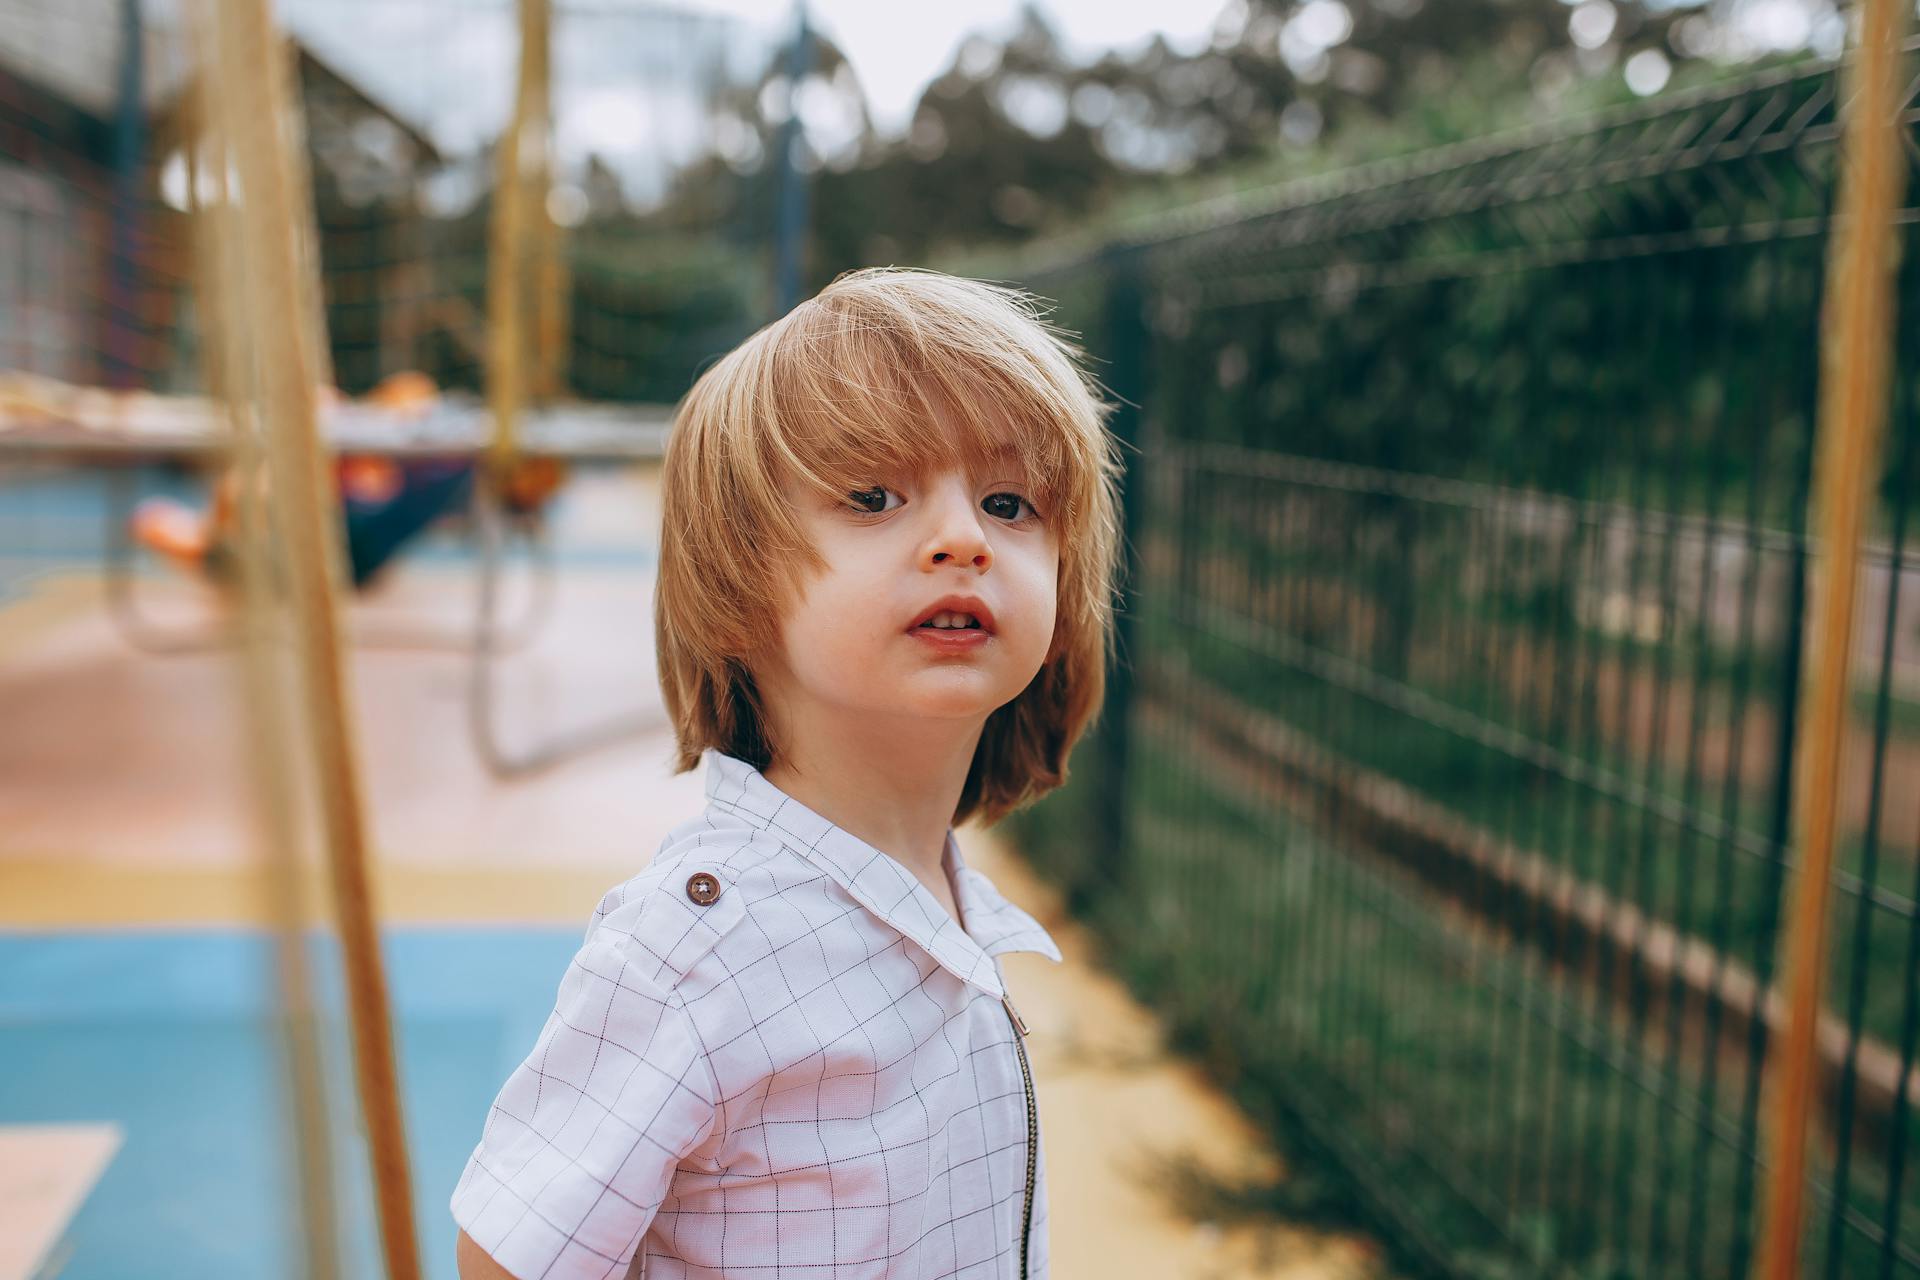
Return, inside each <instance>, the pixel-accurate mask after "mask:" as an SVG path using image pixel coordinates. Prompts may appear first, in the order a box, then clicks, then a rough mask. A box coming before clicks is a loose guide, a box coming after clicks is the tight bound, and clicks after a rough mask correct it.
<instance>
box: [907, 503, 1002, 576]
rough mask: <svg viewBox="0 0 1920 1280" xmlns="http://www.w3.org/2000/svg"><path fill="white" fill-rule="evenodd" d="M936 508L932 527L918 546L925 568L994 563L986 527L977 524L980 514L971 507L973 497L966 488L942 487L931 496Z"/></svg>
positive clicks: (980, 567) (984, 566)
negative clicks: (919, 546)
mask: <svg viewBox="0 0 1920 1280" xmlns="http://www.w3.org/2000/svg"><path fill="white" fill-rule="evenodd" d="M930 502H931V505H932V506H933V507H934V508H935V515H934V520H933V524H932V527H931V529H930V531H929V532H928V535H927V539H926V541H925V542H924V543H923V544H922V546H921V552H920V560H921V564H922V566H923V567H924V568H928V569H936V568H939V567H941V566H942V565H951V564H963V565H970V566H972V567H974V568H976V569H985V568H987V567H988V566H989V565H991V564H992V563H993V548H992V547H991V546H990V545H989V544H988V542H987V533H986V530H985V529H983V528H981V527H980V520H981V516H982V514H983V513H981V512H980V511H977V510H975V509H974V506H973V496H972V495H971V494H970V493H969V492H967V490H966V489H965V488H962V487H956V486H952V485H947V486H942V487H941V488H940V489H938V490H936V491H935V494H934V495H933V496H932V498H931V499H930Z"/></svg>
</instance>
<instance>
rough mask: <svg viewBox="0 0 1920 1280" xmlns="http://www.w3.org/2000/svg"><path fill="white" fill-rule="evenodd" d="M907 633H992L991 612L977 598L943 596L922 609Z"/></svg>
mask: <svg viewBox="0 0 1920 1280" xmlns="http://www.w3.org/2000/svg"><path fill="white" fill-rule="evenodd" d="M907 630H909V631H921V630H926V631H985V632H987V633H988V634H992V632H993V612H992V611H991V610H990V609H988V608H987V606H986V602H985V601H983V600H981V599H979V598H978V597H977V596H945V597H943V598H941V599H939V600H936V601H934V602H933V603H932V604H931V605H929V606H927V608H925V609H923V610H922V611H921V613H920V616H919V617H917V618H915V619H914V620H913V622H912V623H911V624H910V625H909V626H908V627H907Z"/></svg>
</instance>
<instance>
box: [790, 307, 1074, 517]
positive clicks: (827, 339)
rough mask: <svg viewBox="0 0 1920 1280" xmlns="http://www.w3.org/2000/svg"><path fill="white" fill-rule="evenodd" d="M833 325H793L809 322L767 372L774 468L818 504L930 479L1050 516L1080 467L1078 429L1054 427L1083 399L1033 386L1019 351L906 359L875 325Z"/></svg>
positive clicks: (948, 352)
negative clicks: (947, 477) (998, 487)
mask: <svg viewBox="0 0 1920 1280" xmlns="http://www.w3.org/2000/svg"><path fill="white" fill-rule="evenodd" d="M836 318H837V317H833V316H831V315H823V314H822V313H821V311H820V310H816V311H814V312H813V314H812V315H810V316H807V317H804V319H809V320H812V321H813V322H814V323H813V324H812V325H807V324H804V323H802V324H798V325H796V326H795V327H794V329H793V330H791V331H789V332H788V333H787V334H785V335H783V340H782V341H781V342H779V343H778V344H777V345H776V348H775V350H774V353H773V357H772V359H771V360H770V361H769V365H768V382H769V383H770V384H771V385H770V386H768V387H767V388H766V392H767V400H768V401H769V402H770V403H771V404H772V406H773V407H774V412H773V413H772V414H770V415H769V416H768V422H767V431H766V436H767V439H766V445H767V448H768V450H769V452H770V453H771V454H772V455H773V456H772V458H771V461H772V462H773V463H774V464H775V466H776V467H777V469H779V470H780V471H783V472H785V473H787V474H789V475H790V476H792V477H793V478H794V479H797V480H798V481H799V482H800V483H801V484H803V485H805V486H808V487H811V488H813V489H815V490H817V491H818V492H819V493H820V494H821V495H822V496H823V497H827V498H837V497H840V496H842V495H844V494H846V493H848V492H850V491H852V490H855V489H861V488H866V487H869V486H872V485H876V484H885V483H891V482H895V481H899V480H903V479H911V478H916V477H920V476H924V475H926V474H929V473H931V472H935V471H940V470H949V469H951V470H961V471H966V472H969V473H971V474H976V475H982V476H988V475H989V474H990V475H991V478H994V479H1007V480H1011V481H1013V482H1015V483H1017V484H1018V485H1020V486H1021V487H1022V489H1023V490H1024V492H1025V494H1026V496H1027V497H1029V498H1030V499H1032V500H1033V502H1034V503H1035V504H1036V505H1038V506H1040V508H1041V509H1042V511H1051V509H1052V503H1053V501H1054V500H1055V499H1056V498H1058V497H1060V496H1061V489H1062V486H1063V481H1064V480H1065V478H1066V477H1068V476H1069V475H1070V474H1071V473H1072V472H1073V470H1074V467H1075V464H1076V462H1079V461H1082V460H1080V459H1077V458H1076V457H1075V455H1074V450H1073V448H1072V446H1073V444H1075V443H1076V435H1083V434H1084V429H1083V431H1082V432H1079V433H1077V432H1076V431H1075V430H1074V429H1073V426H1074V425H1076V424H1070V423H1068V422H1064V421H1063V419H1065V418H1069V417H1070V416H1071V415H1072V413H1073V410H1074V409H1075V408H1076V407H1077V403H1084V401H1085V396H1084V394H1082V395H1080V396H1079V397H1078V398H1077V401H1076V399H1075V398H1074V397H1072V396H1070V395H1067V394H1062V392H1061V391H1060V390H1059V389H1057V388H1053V387H1050V386H1047V385H1045V384H1044V382H1043V380H1042V379H1040V378H1039V377H1037V376H1036V371H1035V370H1034V369H1032V368H1031V367H1022V365H1023V364H1024V363H1025V361H1026V355H1027V353H1025V352H1024V351H1020V352H1018V353H1017V356H1018V358H1016V359H1008V358H1007V357H1008V356H1009V355H1010V354H1016V353H1010V352H1004V351H998V350H992V351H978V350H969V349H966V348H961V349H958V350H955V349H952V348H948V349H945V350H941V351H938V352H929V351H926V350H916V349H915V348H914V346H913V344H911V343H909V342H906V341H903V337H904V336H905V335H902V334H901V333H899V332H896V331H894V330H893V329H890V328H888V327H887V326H884V325H879V324H873V323H867V324H859V325H844V324H832V323H831V321H832V320H834V319H836ZM821 330H824V332H822V331H821ZM1063 426H1064V427H1066V428H1067V429H1065V430H1063ZM1092 426H1093V429H1094V431H1095V432H1097V430H1098V422H1097V420H1096V421H1095V422H1094V423H1093V424H1092ZM1089 469H1093V468H1089Z"/></svg>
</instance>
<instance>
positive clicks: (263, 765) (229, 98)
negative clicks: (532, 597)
mask: <svg viewBox="0 0 1920 1280" xmlns="http://www.w3.org/2000/svg"><path fill="white" fill-rule="evenodd" d="M189 16H190V18H191V19H192V20H193V21H194V28H193V31H194V35H195V38H196V40H197V43H198V47H199V49H200V50H201V52H202V55H203V56H202V59H201V62H202V68H203V69H202V73H201V74H200V75H199V76H198V77H197V78H196V80H195V82H194V94H193V99H192V103H191V110H192V111H193V112H194V116H195V120H194V122H193V125H192V126H190V129H189V132H188V137H189V143H188V147H187V152H188V155H189V156H190V157H192V156H196V155H197V154H198V153H199V152H200V148H201V147H202V146H204V147H205V160H206V163H205V165H204V168H203V167H202V166H201V165H200V164H199V163H194V164H192V165H191V166H190V168H189V178H188V183H187V189H188V197H189V208H190V209H191V210H192V212H193V228H194V241H193V244H194V256H195V269H194V272H193V276H194V288H195V296H196V298H198V299H199V300H200V305H201V308H202V312H201V320H202V324H203V326H204V331H205V332H206V334H207V336H208V341H207V342H206V343H205V344H204V345H203V358H204V366H205V371H206V377H207V388H208V391H209V392H210V393H211V394H212V395H213V396H214V397H215V399H216V401H217V402H218V403H220V404H222V405H225V406H227V408H228V422H229V425H230V427H231V428H232V431H231V443H232V446H233V453H232V456H231V457H230V458H229V459H228V460H227V461H228V465H229V466H231V467H232V468H233V469H234V472H235V473H236V474H237V475H238V476H240V477H242V478H243V479H242V483H241V484H240V485H239V486H238V495H237V500H236V502H235V505H234V524H233V535H234V536H233V539H232V546H233V548H234V551H235V561H236V567H237V569H238V571H239V580H240V588H241V592H240V595H241V604H242V606H243V615H242V618H241V622H242V624H243V625H244V627H245V632H244V634H245V635H246V637H247V640H248V643H247V644H246V645H245V646H243V648H242V651H241V655H240V656H241V666H240V669H239V672H238V675H239V677H240V680H241V694H242V702H241V705H242V706H243V707H245V708H246V712H247V714H246V732H247V742H248V747H249V750H248V751H247V753H246V767H247V770H248V781H249V783H250V787H249V794H250V795H251V796H252V797H253V806H252V811H251V818H252V824H253V832H254V838H255V839H256V840H257V841H258V842H259V844H260V847H261V848H262V850H263V854H264V862H265V870H266V889H267V898H268V901H269V903H270V905H271V911H272V922H273V925H274V944H275V946H274V961H275V976H276V980H277V985H278V988H279V992H280V1008H279V1010H278V1015H279V1019H280V1032H281V1035H280V1046H281V1051H282V1053H283V1054H284V1056H285V1067H286V1071H287V1077H288V1080H289V1083H290V1085H291V1087H292V1098H291V1102H292V1106H291V1116H290V1119H291V1122H292V1123H291V1126H290V1129H291V1132H290V1133H289V1134H288V1135H287V1136H288V1139H289V1144H288V1145H289V1150H290V1151H291V1153H292V1156H293V1162H294V1164H295V1168H296V1173H297V1182H298V1186H299V1188H300V1200H301V1209H302V1212H301V1216H300V1223H301V1241H302V1249H301V1255H302V1256H303V1257H304V1258H305V1259H306V1261H307V1274H309V1275H310V1276H312V1277H313V1278H314V1280H332V1278H333V1277H336V1276H338V1275H339V1274H340V1273H341V1260H340V1255H339V1247H338V1241H337V1239H336V1237H335V1230H334V1223H335V1219H336V1214H337V1208H336V1205H335V1202H334V1194H333V1186H334V1183H333V1178H334V1172H333V1171H334V1162H333V1151H332V1145H331V1139H330V1137H329V1132H330V1129H329V1125H328V1123H327V1098H326V1081H325V1078H324V1071H323V1068H322V1065H321V1055H320V1032H319V1029H318V1025H317V1021H318V1019H317V1015H316V1011H315V1008H314V1000H313V982H312V978H311V975H310V974H309V972H308V965H307V953H306V949H305V947H304V945H303V944H302V932H303V919H304V916H305V914H306V912H305V910H304V907H303V895H302V892H301V886H300V867H299V855H298V849H299V834H300V832H299V824H298V822H297V820H296V803H297V797H298V784H297V778H296V776H295V774H294V772H293V770H292V769H291V768H290V767H289V765H288V762H287V760H286V758H285V753H286V751H287V750H288V748H289V746H290V745H291V744H292V743H293V742H295V741H297V740H298V738H297V736H296V733H295V730H294V727H293V721H292V718H291V715H290V708H288V707H287V706H286V705H285V701H284V699H283V697H282V696H281V695H282V690H283V688H284V681H282V680H281V679H279V678H278V675H277V673H276V671H275V667H274V661H273V659H274V653H273V650H272V648H271V647H270V642H269V636H270V634H271V631H270V627H271V622H272V618H273V616H274V612H275V611H274V608H273V600H272V597H273V582H272V573H271V570H272V566H271V564H269V563H268V555H267V545H266V540H265V537H264V535H263V534H262V533H261V531H260V530H261V526H262V522H263V521H264V519H265V514H264V510H263V504H262V502H261V500H260V499H261V496H262V495H261V494H260V492H259V486H258V484H257V483H256V482H255V481H254V477H257V476H258V475H259V474H260V471H261V465H262V464H261V459H260V449H259V440H258V438H257V435H256V433H255V431H254V429H253V426H252V416H251V415H250V414H247V413H245V412H244V406H248V405H251V404H252V403H253V402H254V400H255V395H256V392H255V387H254V386H253V383H252V381H251V379H250V378H249V377H248V376H247V375H248V374H249V373H250V372H251V371H252V370H254V369H255V368H256V367H257V365H256V362H255V356H256V352H255V350H254V347H253V345H252V340H253V339H254V338H256V337H257V331H256V330H255V329H254V328H253V327H252V326H249V325H246V324H241V323H236V321H235V317H237V316H239V315H240V314H242V312H243V308H244V305H245V303H244V299H243V298H242V296H241V289H240V281H241V272H242V271H243V270H244V263H243V262H241V261H240V257H241V255H240V249H239V245H238V243H237V240H236V229H237V228H236V222H237V219H236V217H235V209H234V205H233V202H232V198H233V196H234V194H235V193H234V192H233V190H232V189H231V188H230V187H229V185H228V183H227V176H228V172H229V157H230V154H231V153H230V147H231V142H232V137H233V132H234V127H233V110H234V103H235V97H234V95H233V94H231V93H226V92H222V91H221V90H222V88H223V85H222V83H221V81H222V80H223V73H224V71H225V67H224V64H223V63H222V60H221V59H222V55H223V54H225V55H231V53H232V52H233V51H232V50H230V49H228V48H226V47H225V46H223V45H222V44H220V43H217V41H216V36H215V34H214V31H215V27H216V25H217V21H218V17H217V15H216V14H214V13H211V12H208V11H207V7H206V6H200V7H198V8H196V9H195V10H193V11H191V13H190V15H189ZM203 174H204V178H203ZM203 181H204V183H205V186H204V188H203V186H202V183H203ZM203 189H204V190H205V191H206V192H207V193H208V194H209V195H210V196H211V201H210V202H209V203H204V204H203V203H202V202H201V200H200V196H201V193H202V191H203Z"/></svg>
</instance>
